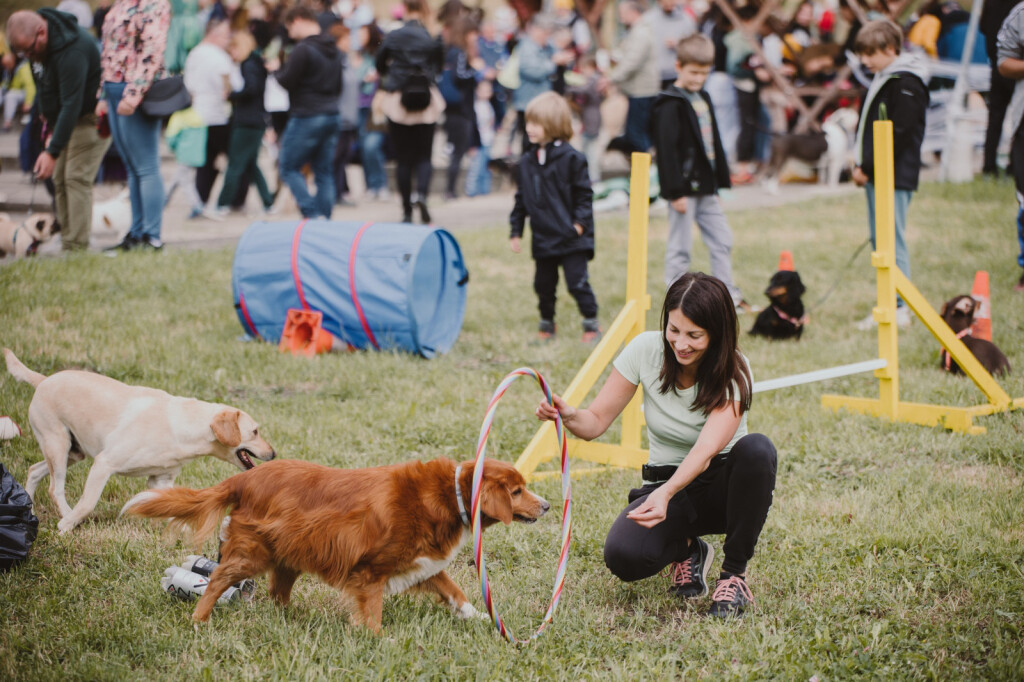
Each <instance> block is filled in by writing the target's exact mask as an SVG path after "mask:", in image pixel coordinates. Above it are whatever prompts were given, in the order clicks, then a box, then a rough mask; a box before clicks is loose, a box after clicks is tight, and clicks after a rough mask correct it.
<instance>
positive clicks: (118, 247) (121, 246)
mask: <svg viewBox="0 0 1024 682" xmlns="http://www.w3.org/2000/svg"><path fill="white" fill-rule="evenodd" d="M139 242H140V240H139V239H137V238H136V237H134V236H132V235H130V234H126V235H125V236H124V239H122V240H121V241H120V242H118V243H117V244H114V245H113V246H108V247H107V248H105V249H103V251H104V252H106V253H110V254H116V253H117V252H118V251H131V250H132V249H135V248H138V246H139Z"/></svg>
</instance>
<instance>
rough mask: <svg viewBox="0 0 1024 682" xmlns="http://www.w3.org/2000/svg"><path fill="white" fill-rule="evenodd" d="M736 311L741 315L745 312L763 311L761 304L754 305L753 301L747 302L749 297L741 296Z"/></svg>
mask: <svg viewBox="0 0 1024 682" xmlns="http://www.w3.org/2000/svg"><path fill="white" fill-rule="evenodd" d="M736 312H737V313H739V314H740V315H742V314H743V313H759V312H761V306H759V305H754V304H753V303H749V302H747V299H745V298H741V299H740V300H739V302H738V303H737V304H736Z"/></svg>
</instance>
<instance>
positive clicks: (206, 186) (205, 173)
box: [196, 124, 231, 204]
mask: <svg viewBox="0 0 1024 682" xmlns="http://www.w3.org/2000/svg"><path fill="white" fill-rule="evenodd" d="M206 130H207V133H206V163H205V164H204V165H203V166H202V168H197V169H196V191H197V192H199V198H200V199H202V200H203V203H204V204H205V203H206V202H208V201H209V200H210V190H212V189H213V183H214V182H216V180H217V157H219V156H220V155H221V154H227V153H228V147H229V146H230V145H231V126H230V125H227V124H225V125H222V126H210V127H209V128H207V129H206Z"/></svg>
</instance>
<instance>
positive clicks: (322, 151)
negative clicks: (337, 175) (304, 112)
mask: <svg viewBox="0 0 1024 682" xmlns="http://www.w3.org/2000/svg"><path fill="white" fill-rule="evenodd" d="M340 127H341V117H340V116H339V115H338V114H318V115H316V116H306V117H302V118H299V117H296V116H292V117H290V118H289V119H288V125H286V126H285V128H284V134H283V135H282V136H281V156H280V163H281V179H282V180H284V182H285V183H287V185H288V189H290V190H291V191H292V194H293V195H294V196H295V203H297V204H298V205H299V211H301V212H302V215H303V216H305V217H306V218H318V217H320V216H323V217H324V218H328V219H329V218H330V217H331V209H332V208H333V207H334V148H335V147H337V146H338V131H339V129H340ZM307 163H308V164H310V165H311V166H312V167H313V179H314V182H315V183H316V196H310V194H309V188H308V186H307V185H306V177H305V176H304V175H303V174H302V166H303V165H305V164H307Z"/></svg>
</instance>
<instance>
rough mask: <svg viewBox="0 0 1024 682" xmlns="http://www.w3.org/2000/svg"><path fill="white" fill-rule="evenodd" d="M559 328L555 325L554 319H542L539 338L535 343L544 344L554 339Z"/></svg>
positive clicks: (538, 329)
mask: <svg viewBox="0 0 1024 682" xmlns="http://www.w3.org/2000/svg"><path fill="white" fill-rule="evenodd" d="M557 330H558V328H557V327H556V326H555V323H554V321H552V320H541V321H540V325H539V326H538V327H537V339H536V341H535V343H537V344H544V343H550V342H552V341H554V340H555V333H556V332H557Z"/></svg>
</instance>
